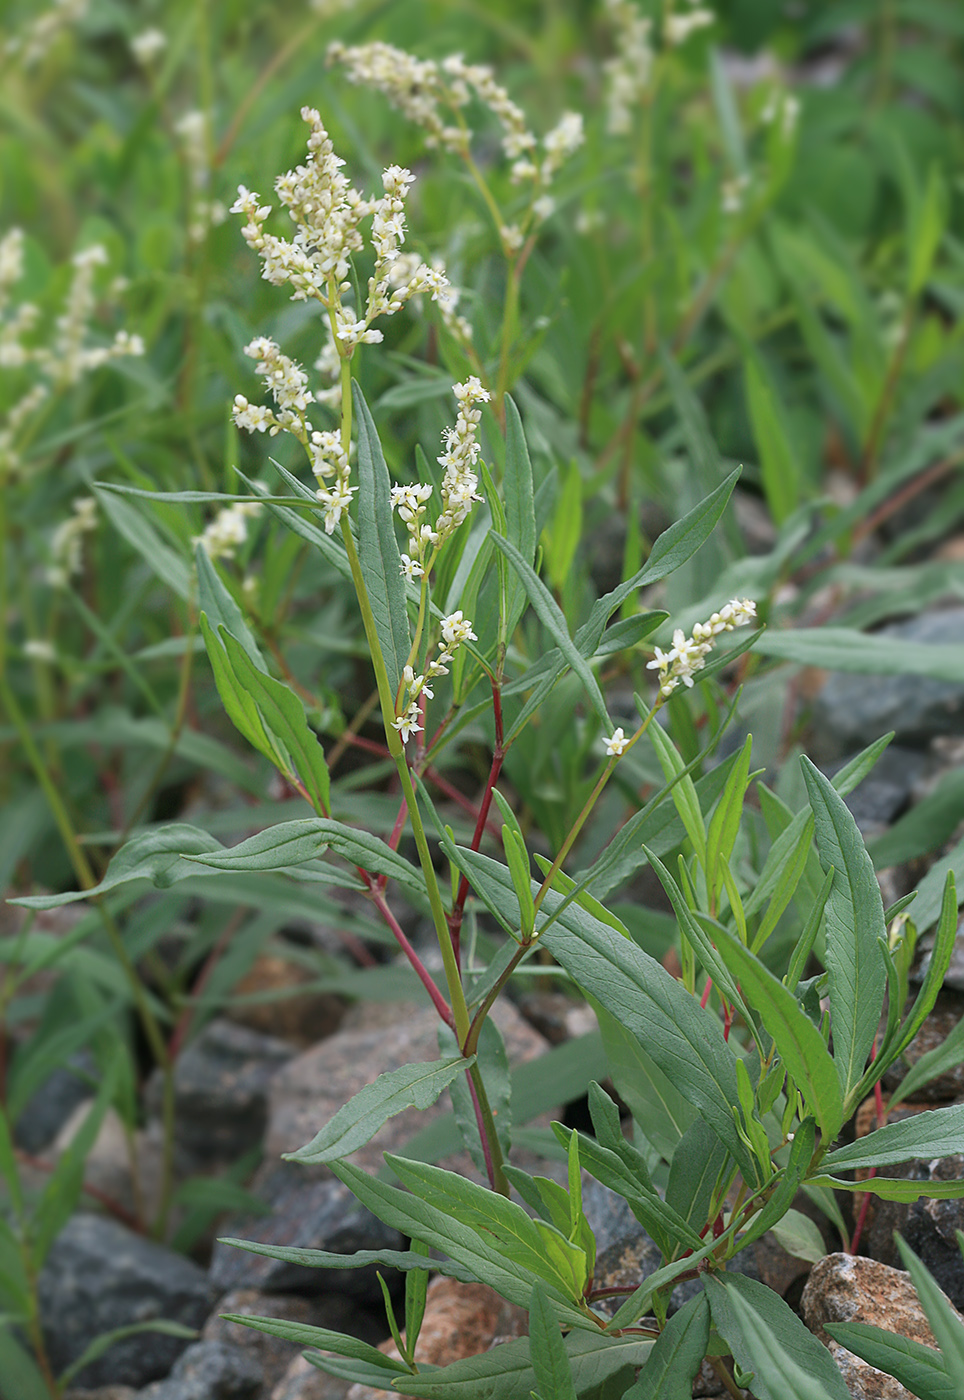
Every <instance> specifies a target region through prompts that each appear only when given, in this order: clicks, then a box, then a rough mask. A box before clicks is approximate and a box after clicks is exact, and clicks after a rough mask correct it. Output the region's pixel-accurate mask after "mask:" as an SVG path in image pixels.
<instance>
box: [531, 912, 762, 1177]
mask: <svg viewBox="0 0 964 1400" xmlns="http://www.w3.org/2000/svg"><path fill="white" fill-rule="evenodd" d="M553 898H554V896H553V895H552V894H550V895H548V896H547V898H546V900H545V901H544V906H543V907H546V906H548V907H549V908H550V910H551V907H552V900H553ZM541 939H542V941H543V942H544V943H545V945H546V946H547V947H548V949H549V951H550V952H551V953H552V955H553V957H555V958H556V960H557V961H558V962H560V963H561V964H562V966H563V967H564V968H565V969H566V970H567V972H569V973H570V974H571V976H572V977H573V978H574V979H575V981H576V983H577V984H578V985H579V986H580V987H582V988H583V990H584V991H586V992H588V993H589V994H590V995H591V996H592V997H594V998H595V999H596V1000H598V1001H599V1002H600V1003H601V1004H602V1005H603V1006H605V1008H606V1009H607V1011H609V1012H610V1013H611V1014H612V1015H613V1016H614V1017H615V1018H616V1019H617V1020H618V1021H620V1022H621V1023H622V1024H623V1026H625V1028H626V1029H627V1030H628V1031H629V1032H630V1033H631V1034H632V1035H634V1036H635V1037H636V1038H637V1040H638V1041H639V1043H640V1045H641V1046H643V1047H644V1048H645V1051H646V1053H647V1054H648V1055H649V1056H650V1057H651V1058H652V1059H653V1061H654V1062H655V1063H656V1065H657V1067H658V1068H659V1069H661V1070H662V1071H663V1073H664V1074H665V1075H666V1077H667V1078H668V1079H670V1080H671V1082H672V1083H673V1084H674V1085H675V1086H676V1088H677V1089H678V1090H679V1092H680V1093H681V1094H682V1095H683V1097H684V1098H685V1099H686V1100H687V1101H688V1102H689V1103H691V1104H692V1105H693V1107H694V1108H695V1109H697V1111H698V1112H699V1113H701V1114H702V1115H703V1117H704V1118H705V1120H706V1122H707V1123H708V1124H709V1126H710V1127H711V1128H712V1129H713V1131H714V1132H715V1133H716V1136H717V1137H718V1138H719V1139H720V1141H721V1142H722V1143H723V1144H724V1145H725V1146H726V1147H727V1148H728V1149H729V1151H730V1152H731V1154H732V1155H733V1158H734V1160H735V1161H736V1162H737V1164H738V1165H739V1167H740V1170H741V1171H742V1172H743V1174H744V1178H745V1179H746V1180H747V1181H748V1182H749V1183H755V1182H756V1181H757V1167H756V1163H755V1162H754V1160H753V1158H752V1157H751V1155H750V1153H749V1152H748V1151H747V1148H746V1146H745V1145H744V1143H743V1141H742V1140H741V1138H740V1136H739V1134H738V1133H737V1130H736V1125H735V1123H734V1121H733V1117H732V1113H731V1111H730V1105H731V1104H734V1103H736V1102H737V1085H736V1068H735V1060H734V1052H733V1051H732V1050H731V1048H730V1047H729V1045H728V1044H727V1043H726V1041H725V1040H724V1038H723V1029H722V1026H721V1025H720V1022H719V1020H718V1019H717V1017H716V1016H715V1015H713V1014H712V1013H710V1012H707V1011H704V1010H703V1009H702V1008H701V1007H700V1006H699V1005H698V1004H697V1003H696V1001H695V1000H694V998H693V997H691V996H690V995H689V993H688V992H687V991H685V990H684V988H683V987H681V986H680V984H679V983H678V982H677V981H676V979H675V978H674V977H672V976H670V974H669V973H668V972H667V971H666V969H665V968H664V967H662V966H661V964H660V963H658V962H656V960H655V959H654V958H651V957H649V955H648V954H646V953H644V952H643V950H642V949H641V948H639V947H638V946H637V945H636V944H634V943H629V942H627V940H626V939H625V938H621V937H620V936H619V935H618V934H616V933H614V932H613V931H612V930H611V929H609V928H607V927H606V926H605V925H604V924H600V923H599V921H598V920H596V919H593V918H592V916H591V915H590V914H587V913H586V912H585V911H584V910H582V909H579V908H577V907H575V906H570V908H569V909H567V910H566V912H565V914H564V915H562V917H561V918H560V920H559V922H558V923H556V924H554V925H553V927H552V928H551V929H550V930H549V931H548V932H546V933H544V934H542V935H541Z"/></svg>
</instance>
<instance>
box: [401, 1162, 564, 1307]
mask: <svg viewBox="0 0 964 1400" xmlns="http://www.w3.org/2000/svg"><path fill="white" fill-rule="evenodd" d="M385 1161H386V1162H387V1163H388V1165H389V1166H390V1167H391V1168H392V1170H393V1171H394V1172H395V1174H396V1176H397V1177H398V1178H399V1180H400V1181H401V1182H402V1183H403V1185H405V1186H407V1187H408V1188H409V1190H410V1191H412V1192H414V1193H415V1194H416V1195H418V1196H421V1197H422V1199H423V1200H427V1201H431V1203H432V1205H433V1206H434V1207H435V1208H436V1209H437V1210H440V1211H443V1212H444V1213H445V1214H446V1215H449V1216H451V1217H452V1219H453V1220H458V1221H459V1222H461V1223H466V1224H469V1225H473V1226H475V1227H476V1228H477V1229H481V1230H484V1231H485V1232H486V1233H487V1234H489V1235H491V1236H492V1237H493V1238H495V1239H496V1240H498V1242H499V1245H500V1247H501V1249H502V1252H503V1255H504V1256H505V1258H506V1259H511V1260H514V1261H515V1262H516V1263H518V1264H521V1265H522V1267H523V1268H526V1269H528V1270H529V1272H530V1273H531V1274H532V1275H534V1277H535V1278H540V1279H542V1280H543V1282H544V1283H548V1284H550V1285H551V1286H552V1287H553V1288H555V1289H558V1290H560V1291H561V1292H562V1295H563V1297H565V1298H568V1299H570V1300H571V1301H573V1302H575V1301H577V1300H578V1298H579V1297H580V1295H581V1292H582V1287H583V1284H584V1283H585V1280H586V1273H587V1270H586V1256H585V1253H584V1252H583V1251H582V1250H581V1249H578V1248H577V1247H576V1246H575V1245H573V1244H570V1242H569V1240H567V1239H566V1237H565V1235H564V1234H563V1233H562V1232H561V1231H560V1230H558V1229H556V1228H555V1226H553V1225H550V1224H549V1223H548V1222H546V1221H544V1220H533V1219H531V1217H530V1216H529V1215H527V1214H526V1212H525V1211H524V1210H523V1209H522V1207H521V1206H519V1205H516V1203H515V1201H508V1200H506V1199H505V1197H504V1196H500V1195H498V1194H497V1193H496V1192H495V1191H491V1190H489V1189H488V1187H485V1186H478V1185H477V1184H476V1183H475V1182H474V1181H467V1180H466V1179H465V1178H464V1177H461V1176H459V1175H458V1174H457V1173H455V1172H448V1171H444V1170H443V1169H442V1168H441V1167H433V1166H430V1165H429V1164H428V1163H427V1162H410V1161H407V1160H406V1159H405V1158H403V1157H396V1156H394V1155H393V1154H392V1153H386V1154H385Z"/></svg>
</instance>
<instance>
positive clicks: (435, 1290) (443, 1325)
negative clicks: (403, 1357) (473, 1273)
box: [347, 1274, 527, 1400]
mask: <svg viewBox="0 0 964 1400" xmlns="http://www.w3.org/2000/svg"><path fill="white" fill-rule="evenodd" d="M526 1325H527V1317H526V1313H525V1311H524V1309H522V1308H517V1307H514V1306H513V1305H512V1304H511V1303H507V1302H505V1300H504V1299H503V1298H500V1297H499V1295H498V1293H496V1292H495V1291H494V1289H491V1288H489V1287H487V1286H486V1285H485V1284H484V1283H459V1282H457V1280H455V1279H451V1278H445V1277H444V1276H443V1275H441V1274H438V1275H436V1277H435V1278H434V1279H433V1280H432V1282H431V1283H430V1284H429V1286H428V1297H427V1299H426V1302H425V1317H424V1320H423V1322H422V1327H421V1330H420V1332H419V1334H418V1346H417V1348H416V1351H415V1357H416V1360H417V1361H420V1362H427V1363H430V1364H431V1365H433V1366H449V1365H451V1363H452V1362H453V1361H461V1360H462V1358H463V1357H465V1356H478V1355H479V1354H480V1353H481V1352H483V1351H488V1350H489V1348H490V1347H491V1346H492V1344H493V1342H494V1341H495V1338H496V1337H499V1338H500V1339H502V1340H504V1339H506V1338H508V1337H519V1336H523V1335H524V1334H525V1330H526ZM379 1351H383V1352H384V1353H385V1355H386V1356H395V1357H397V1356H398V1348H397V1347H396V1346H395V1343H394V1342H393V1341H391V1340H389V1341H387V1342H382V1344H381V1346H380V1347H379ZM394 1394H397V1391H387V1390H373V1389H372V1388H371V1387H370V1386H367V1385H353V1386H352V1388H351V1389H350V1390H349V1392H348V1396H347V1400H391V1397H392V1395H394Z"/></svg>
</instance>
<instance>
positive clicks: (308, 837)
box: [125, 817, 425, 895]
mask: <svg viewBox="0 0 964 1400" xmlns="http://www.w3.org/2000/svg"><path fill="white" fill-rule="evenodd" d="M169 829H170V828H169ZM326 847H328V848H330V849H331V850H333V851H335V852H337V854H338V855H340V856H342V857H343V858H344V859H345V860H347V861H350V862H351V864H352V865H355V866H359V865H360V866H361V867H362V869H364V870H367V871H369V872H370V873H371V874H375V875H387V876H388V877H389V879H391V880H397V881H398V882H399V884H401V885H404V886H405V888H406V889H409V890H412V891H413V893H416V894H422V895H424V893H425V884H424V881H423V879H422V876H421V874H420V873H419V871H417V870H416V869H415V867H414V865H410V864H409V863H408V861H407V860H406V859H405V858H404V856H400V855H399V854H398V852H397V851H393V850H392V848H391V846H389V845H388V844H387V843H386V842H384V841H382V840H380V839H379V837H377V836H371V835H369V833H368V832H367V831H362V830H360V829H359V828H357V827H353V826H346V825H345V823H344V822H337V821H333V820H331V819H330V818H328V817H304V818H303V819H302V820H301V821H294V822H280V823H279V824H278V825H277V826H269V827H268V829H267V830H266V831H259V832H258V834H257V836H250V837H249V838H248V840H247V841H240V842H239V843H238V844H237V845H236V846H231V847H229V848H228V849H227V850H225V849H224V848H223V847H222V846H220V845H217V844H216V847H215V849H214V850H213V851H212V850H211V849H210V847H209V848H208V849H207V850H206V851H203V852H199V853H197V854H196V855H195V854H194V853H191V854H190V855H186V856H185V859H188V860H190V861H191V862H192V863H194V864H197V865H204V866H207V867H209V868H210V869H212V870H224V871H238V872H245V871H266V870H290V869H292V868H295V867H297V866H299V865H303V864H305V862H306V861H309V860H311V859H313V858H314V857H316V856H318V855H320V854H321V852H322V851H324V850H325V848H326ZM125 849H127V848H126V847H125ZM194 873H195V874H196V873H197V872H196V871H195V872H194Z"/></svg>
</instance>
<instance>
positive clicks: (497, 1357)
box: [402, 1331, 653, 1400]
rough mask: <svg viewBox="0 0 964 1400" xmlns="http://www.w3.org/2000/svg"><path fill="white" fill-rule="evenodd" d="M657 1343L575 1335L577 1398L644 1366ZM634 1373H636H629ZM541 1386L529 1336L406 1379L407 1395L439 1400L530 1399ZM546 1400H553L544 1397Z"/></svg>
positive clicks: (572, 1357) (570, 1349)
mask: <svg viewBox="0 0 964 1400" xmlns="http://www.w3.org/2000/svg"><path fill="white" fill-rule="evenodd" d="M652 1345H653V1343H652V1341H650V1340H649V1339H648V1338H645V1337H633V1336H629V1337H626V1336H623V1337H609V1336H606V1335H605V1334H604V1333H601V1332H581V1331H580V1332H571V1333H570V1334H569V1336H568V1337H566V1338H565V1340H564V1342H563V1346H564V1347H565V1350H566V1359H567V1360H568V1362H569V1369H570V1373H571V1375H572V1380H573V1383H574V1385H575V1388H576V1394H577V1395H585V1394H586V1393H587V1392H591V1391H592V1388H593V1387H596V1386H600V1385H602V1383H603V1382H604V1381H606V1380H608V1378H609V1377H610V1376H612V1375H615V1374H616V1373H617V1372H618V1371H622V1370H624V1369H625V1368H627V1367H630V1366H632V1367H636V1366H641V1365H642V1364H643V1362H644V1361H645V1360H646V1358H647V1356H648V1355H649V1352H650V1349H651V1347H652ZM629 1374H631V1372H630V1373H629ZM535 1386H536V1377H535V1372H534V1371H533V1369H532V1357H531V1353H530V1342H529V1338H528V1337H518V1338H517V1339H516V1340H515V1341H512V1342H505V1343H504V1344H503V1345H502V1346H497V1347H493V1348H492V1349H491V1351H485V1352H483V1353H482V1354H481V1356H467V1357H465V1359H464V1360H462V1361H454V1362H453V1363H452V1364H451V1366H445V1367H443V1368H442V1369H441V1370H439V1371H429V1372H419V1374H418V1375H417V1376H412V1377H410V1378H406V1380H405V1381H404V1383H403V1387H404V1388H403V1389H402V1394H404V1395H425V1396H438V1400H479V1397H480V1396H485V1400H530V1398H531V1395H532V1392H533V1390H534V1389H535ZM542 1400H552V1397H551V1396H547V1395H543V1397H542Z"/></svg>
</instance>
